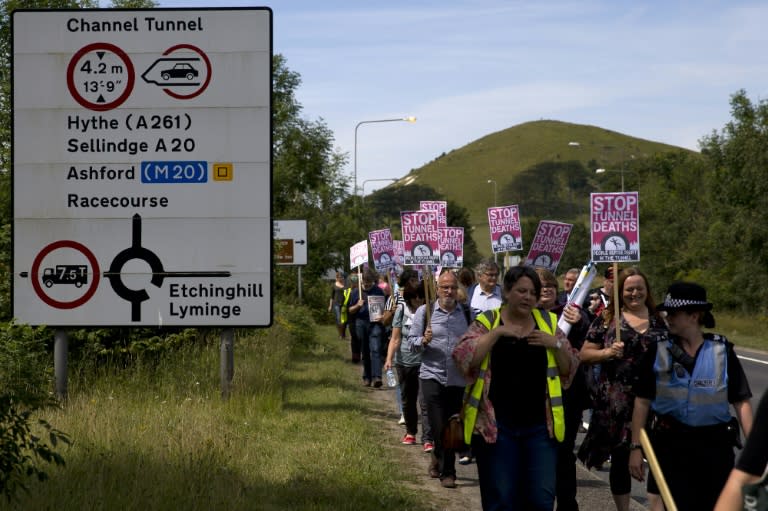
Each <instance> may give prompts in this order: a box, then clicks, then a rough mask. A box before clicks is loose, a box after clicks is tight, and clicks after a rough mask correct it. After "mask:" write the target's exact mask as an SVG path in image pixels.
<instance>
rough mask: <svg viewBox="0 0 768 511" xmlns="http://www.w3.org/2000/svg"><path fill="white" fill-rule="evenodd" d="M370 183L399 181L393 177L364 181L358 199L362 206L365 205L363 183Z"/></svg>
mask: <svg viewBox="0 0 768 511" xmlns="http://www.w3.org/2000/svg"><path fill="white" fill-rule="evenodd" d="M371 181H393V182H394V181H400V180H399V179H398V178H394V177H382V178H381V179H366V180H365V181H363V184H362V185H360V196H361V197H360V198H361V199H362V201H363V204H365V183H370V182H371Z"/></svg>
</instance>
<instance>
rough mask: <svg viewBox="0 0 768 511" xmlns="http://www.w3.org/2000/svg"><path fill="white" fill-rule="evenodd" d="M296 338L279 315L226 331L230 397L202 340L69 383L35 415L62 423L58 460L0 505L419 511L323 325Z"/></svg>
mask: <svg viewBox="0 0 768 511" xmlns="http://www.w3.org/2000/svg"><path fill="white" fill-rule="evenodd" d="M318 331H319V332H320V333H321V335H319V336H315V338H314V339H312V341H311V342H308V341H307V339H304V342H303V344H304V345H303V347H298V348H297V347H296V343H295V342H294V341H295V336H294V335H293V334H292V333H291V331H290V328H289V327H287V326H286V324H284V323H281V322H276V323H275V326H274V327H272V328H270V329H268V330H261V331H256V332H254V331H250V332H238V334H237V336H236V344H235V379H234V382H233V385H234V389H233V392H232V396H231V398H230V399H229V400H228V401H222V399H221V398H220V391H219V375H218V368H219V352H218V346H216V344H215V343H210V344H207V345H205V346H197V347H190V348H186V349H184V350H182V351H181V352H178V353H177V354H176V355H175V356H173V357H166V358H163V359H162V360H160V361H154V362H153V363H152V364H138V365H137V366H136V367H134V368H131V369H130V370H117V369H110V368H106V369H104V370H102V371H101V372H100V373H99V374H95V375H94V374H93V372H92V371H88V372H87V374H86V372H82V373H78V372H77V371H73V372H74V374H73V375H72V376H71V378H70V399H69V401H68V403H67V404H66V406H64V407H63V408H62V409H60V410H54V411H47V412H45V417H44V418H46V419H47V420H48V421H49V422H51V423H52V424H53V425H55V426H56V427H57V428H59V429H61V430H63V431H65V432H67V433H68V434H69V435H70V436H71V438H72V440H73V445H72V446H71V447H69V448H65V449H63V450H62V454H63V456H64V458H65V460H66V463H67V465H66V467H64V468H61V469H56V468H52V469H51V470H49V473H50V475H51V479H50V480H49V481H47V482H45V483H36V482H32V483H31V484H30V492H29V494H21V495H19V496H18V497H19V500H18V501H17V502H13V503H10V504H8V503H5V502H3V503H0V509H30V510H44V509H56V510H62V511H65V510H78V511H80V510H102V509H103V510H141V511H148V510H219V509H221V510H224V509H226V510H254V509H258V510H347V509H348V510H361V511H366V510H371V511H374V510H375V511H380V510H381V509H382V508H383V507H394V508H399V509H415V510H419V509H429V506H427V505H425V504H420V503H419V502H418V497H417V496H416V495H415V494H414V493H413V492H412V491H411V490H404V489H403V487H402V483H403V478H404V477H406V476H404V475H403V473H402V472H401V471H400V469H399V468H398V465H397V463H396V461H395V460H391V458H392V452H388V451H387V449H389V451H391V447H387V445H388V444H390V443H391V442H388V441H385V440H384V439H383V438H382V436H383V432H379V431H376V430H372V427H371V425H370V421H369V420H368V418H367V416H368V408H367V407H368V406H371V404H370V403H369V402H367V401H365V400H364V399H363V398H362V396H363V392H362V391H361V387H360V385H359V382H358V380H357V379H356V377H355V375H354V374H353V372H352V371H351V370H350V368H349V367H345V365H344V362H343V360H344V356H343V355H342V353H343V351H342V350H343V349H344V347H343V346H341V345H340V343H339V342H338V341H337V340H335V339H336V338H335V335H334V333H333V329H332V328H331V327H322V328H320V329H319V330H318Z"/></svg>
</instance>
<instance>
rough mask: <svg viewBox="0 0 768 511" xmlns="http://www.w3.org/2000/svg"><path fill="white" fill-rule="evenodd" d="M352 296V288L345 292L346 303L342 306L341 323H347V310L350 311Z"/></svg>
mask: <svg viewBox="0 0 768 511" xmlns="http://www.w3.org/2000/svg"><path fill="white" fill-rule="evenodd" d="M350 296H352V288H351V287H348V288H347V289H345V290H344V303H342V304H341V322H342V323H346V322H347V309H349V297H350Z"/></svg>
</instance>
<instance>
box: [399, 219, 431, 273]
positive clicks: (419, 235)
mask: <svg viewBox="0 0 768 511" xmlns="http://www.w3.org/2000/svg"><path fill="white" fill-rule="evenodd" d="M400 223H401V228H402V232H403V244H404V245H403V248H404V254H403V258H404V264H406V265H420V264H430V265H437V264H440V243H439V236H440V234H439V232H438V228H437V212H436V211H401V212H400Z"/></svg>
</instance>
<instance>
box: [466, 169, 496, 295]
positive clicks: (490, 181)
mask: <svg viewBox="0 0 768 511" xmlns="http://www.w3.org/2000/svg"><path fill="white" fill-rule="evenodd" d="M486 183H488V184H491V183H493V206H494V207H496V181H494V180H493V179H489V180H488V181H486ZM498 255H499V254H498V253H496V252H494V253H493V262H494V263H498V261H499V258H498ZM470 300H471V297H470Z"/></svg>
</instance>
